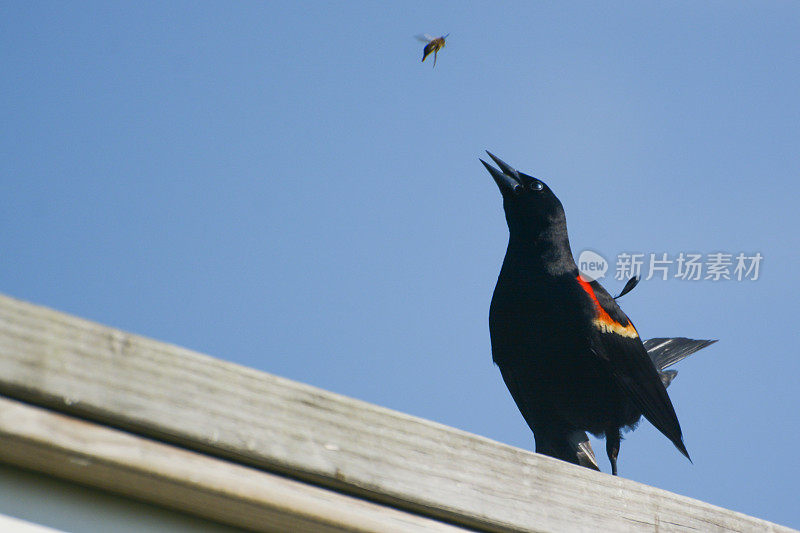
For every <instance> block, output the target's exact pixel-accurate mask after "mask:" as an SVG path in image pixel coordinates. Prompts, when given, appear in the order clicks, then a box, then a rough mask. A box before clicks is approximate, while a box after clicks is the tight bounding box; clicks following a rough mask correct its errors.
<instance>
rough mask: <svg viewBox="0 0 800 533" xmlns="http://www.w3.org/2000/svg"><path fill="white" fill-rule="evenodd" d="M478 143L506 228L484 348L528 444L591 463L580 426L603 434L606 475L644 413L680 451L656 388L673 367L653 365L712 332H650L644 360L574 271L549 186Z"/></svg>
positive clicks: (624, 323) (630, 335)
mask: <svg viewBox="0 0 800 533" xmlns="http://www.w3.org/2000/svg"><path fill="white" fill-rule="evenodd" d="M487 153H488V154H489V156H490V157H491V158H492V159H493V160H494V162H495V163H496V164H497V166H499V167H500V170H498V169H496V168H495V167H493V166H492V165H489V164H488V163H486V162H485V161H483V160H481V163H483V165H484V166H485V167H486V169H487V170H488V171H489V173H490V174H491V175H492V177H493V178H494V180H495V182H497V185H498V187H499V188H500V192H501V193H502V196H503V208H504V210H505V215H506V221H507V222H508V229H509V241H508V249H507V250H506V255H505V259H504V260H503V266H502V268H501V270H500V276H499V277H498V280H497V286H496V287H495V290H494V295H493V297H492V304H491V308H490V311H489V329H490V333H491V341H492V357H493V359H494V362H495V363H496V364H497V365H498V367H499V368H500V372H501V373H502V375H503V380H504V381H505V383H506V385H507V386H508V389H509V391H510V392H511V396H512V397H513V398H514V401H515V402H516V404H517V406H518V407H519V409H520V411H521V412H522V416H523V417H524V418H525V421H526V422H527V423H528V425H529V426H530V428H531V430H532V431H533V435H534V439H535V440H536V452H537V453H543V454H545V455H549V456H551V457H556V458H558V459H562V460H564V461H569V462H571V463H575V464H581V465H583V466H587V467H590V468H595V469H597V463H596V461H595V460H594V456H593V454H592V451H591V447H590V446H589V441H588V438H587V437H586V433H585V432H586V431H588V432H590V433H592V434H594V435H597V436H600V435H603V434H604V435H605V439H606V451H607V453H608V458H609V460H610V461H611V470H612V473H613V474H614V475H616V474H617V455H618V454H619V447H620V440H621V433H620V432H621V430H623V429H626V430H629V429H634V428H635V426H636V424H637V423H638V422H639V419H640V418H641V417H642V415H644V416H645V418H647V420H649V421H650V422H651V423H652V424H653V425H654V426H655V427H656V428H657V429H658V430H659V431H661V433H663V434H664V435H665V436H666V437H667V438H668V439H670V440H671V441H672V443H673V444H674V445H675V447H676V448H678V450H680V452H681V453H682V454H683V455H685V456H686V457H687V458H689V453H688V452H687V451H686V447H685V446H684V444H683V435H682V432H681V427H680V424H679V422H678V417H677V416H676V414H675V410H674V408H673V406H672V402H671V401H670V399H669V396H668V395H667V391H666V385H668V384H669V382H670V381H671V380H672V378H673V377H674V371H668V372H662V370H663V369H664V368H665V367H666V366H669V365H670V364H673V363H674V362H677V361H678V360H680V359H682V358H683V357H686V356H687V355H689V354H690V353H692V352H694V351H697V350H699V349H700V348H703V347H705V346H707V345H708V344H710V343H711V342H714V341H692V340H690V339H658V340H657V341H661V342H660V344H659V346H660V348H659V350H660V351H657V352H654V358H655V359H656V360H657V361H656V362H655V363H654V360H653V359H651V357H650V356H648V350H647V348H646V347H645V345H644V344H643V343H642V340H641V339H640V338H639V333H638V332H637V331H636V328H635V327H634V325H633V323H632V322H631V321H630V319H628V317H627V316H626V315H625V313H623V312H622V310H621V309H620V307H619V305H617V302H616V301H615V299H614V298H612V297H611V296H610V295H609V293H608V292H606V290H605V289H604V288H603V287H602V286H601V285H600V284H599V283H598V282H597V281H596V280H591V281H590V280H588V279H584V278H583V277H581V276H580V275H579V272H578V268H577V266H576V265H575V261H574V259H573V256H572V250H571V249H570V244H569V238H568V236H567V221H566V217H565V215H564V208H563V207H562V205H561V202H560V201H559V200H558V198H556V196H555V194H553V192H552V191H551V190H550V188H549V187H548V186H547V185H546V184H545V183H543V182H542V181H541V180H539V179H536V178H534V177H533V176H529V175H527V174H524V173H522V172H518V171H516V170H515V169H513V168H512V167H510V166H509V165H507V164H506V163H504V162H503V161H502V160H500V159H498V158H497V157H495V156H494V155H492V154H491V153H489V152H487ZM633 286H635V282H633V281H630V282H629V283H628V285H626V289H627V290H623V293H622V294H624V293H625V292H628V291H629V290H631V289H632V288H633ZM622 294H620V295H619V296H622ZM683 341H685V342H683ZM650 342H652V341H650ZM657 344H658V342H657ZM656 348H658V346H656ZM689 460H690V461H691V459H690V458H689Z"/></svg>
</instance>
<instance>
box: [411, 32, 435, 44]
mask: <svg viewBox="0 0 800 533" xmlns="http://www.w3.org/2000/svg"><path fill="white" fill-rule="evenodd" d="M414 38H415V39H416V40H418V41H420V42H422V43H429V42H431V41H432V40H433V39H434V38H433V37H432V36H431V35H429V34H427V33H420V34H419V35H415V36H414Z"/></svg>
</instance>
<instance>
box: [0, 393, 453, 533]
mask: <svg viewBox="0 0 800 533" xmlns="http://www.w3.org/2000/svg"><path fill="white" fill-rule="evenodd" d="M0 458H2V460H3V462H6V463H10V464H13V465H15V466H21V467H23V468H28V469H32V470H36V471H39V472H43V473H47V474H49V475H51V476H57V477H60V478H63V479H67V480H69V481H74V482H77V483H81V484H85V485H90V486H94V487H97V488H101V489H104V490H108V491H110V492H115V493H118V494H121V495H123V496H128V497H132V498H135V499H138V500H143V501H146V502H149V503H153V504H156V505H160V506H164V507H169V508H172V509H176V510H179V511H183V512H187V513H190V514H194V515H198V516H202V517H204V518H208V519H211V520H214V521H216V522H221V523H224V524H228V525H233V526H236V527H241V528H246V529H250V530H253V531H267V532H271V531H280V532H284V531H315V532H316V531H319V532H323V533H344V532H374V533H383V532H386V531H403V532H420V533H421V532H440V533H457V532H462V533H463V532H464V531H465V530H464V529H462V528H458V527H456V526H451V525H449V524H444V523H442V522H438V521H436V520H433V519H430V518H425V517H421V516H418V515H414V514H409V513H405V512H403V511H399V510H396V509H392V508H390V507H385V506H382V505H379V504H376V503H372V502H368V501H365V500H361V499H358V498H353V497H351V496H347V495H344V494H340V493H337V492H334V491H330V490H326V489H322V488H319V487H315V486H313V485H308V484H306V483H302V482H299V481H294V480H291V479H287V478H285V477H282V476H277V475H275V474H270V473H267V472H263V471H260V470H256V469H253V468H248V467H245V466H241V465H238V464H235V463H231V462H229V461H225V460H222V459H217V458H214V457H209V456H207V455H204V454H200V453H197V452H192V451H189V450H184V449H181V448H177V447H175V446H172V445H168V444H163V443H160V442H156V441H152V440H149V439H147V438H145V437H140V436H138V435H132V434H130V433H126V432H123V431H120V430H116V429H111V428H108V427H106V426H101V425H98V424H95V423H93V422H87V421H84V420H80V419H76V418H73V417H70V416H69V415H65V414H61V413H56V412H53V411H50V410H47V409H44V408H41V407H36V406H31V405H28V404H24V403H21V402H19V401H16V400H10V399H8V398H3V397H0ZM1 523H2V522H0V524H1ZM0 529H2V526H1V525H0ZM111 529H113V528H111ZM2 530H3V531H6V530H5V529H2Z"/></svg>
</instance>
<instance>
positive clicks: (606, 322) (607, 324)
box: [578, 276, 639, 339]
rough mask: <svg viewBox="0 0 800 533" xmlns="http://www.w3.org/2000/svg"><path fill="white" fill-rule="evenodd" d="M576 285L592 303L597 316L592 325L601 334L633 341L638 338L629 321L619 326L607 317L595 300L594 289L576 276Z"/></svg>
mask: <svg viewBox="0 0 800 533" xmlns="http://www.w3.org/2000/svg"><path fill="white" fill-rule="evenodd" d="M578 283H580V285H581V287H582V288H583V290H584V291H586V294H588V295H589V296H590V297H591V298H592V301H593V302H594V308H595V312H596V313H597V316H596V317H595V319H594V320H592V324H593V325H594V326H595V327H596V328H598V329H599V330H600V331H602V332H603V333H616V334H617V335H621V336H623V337H629V338H631V339H635V338H638V337H639V333H638V332H637V331H636V328H635V327H633V324H631V322H630V320H629V321H628V323H627V324H620V323H619V322H617V321H616V320H614V319H613V318H611V315H609V314H608V313H607V312H606V310H605V309H603V306H601V305H600V302H599V301H598V299H597V295H596V294H595V293H594V289H592V286H591V285H589V283H588V282H586V281H585V280H584V279H583V278H582V277H580V276H578Z"/></svg>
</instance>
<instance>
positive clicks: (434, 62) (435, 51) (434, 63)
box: [433, 50, 439, 67]
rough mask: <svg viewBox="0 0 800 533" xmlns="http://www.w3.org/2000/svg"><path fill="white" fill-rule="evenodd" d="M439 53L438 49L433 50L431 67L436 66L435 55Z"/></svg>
mask: <svg viewBox="0 0 800 533" xmlns="http://www.w3.org/2000/svg"><path fill="white" fill-rule="evenodd" d="M438 53H439V50H434V51H433V67H436V56H437V54H438Z"/></svg>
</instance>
